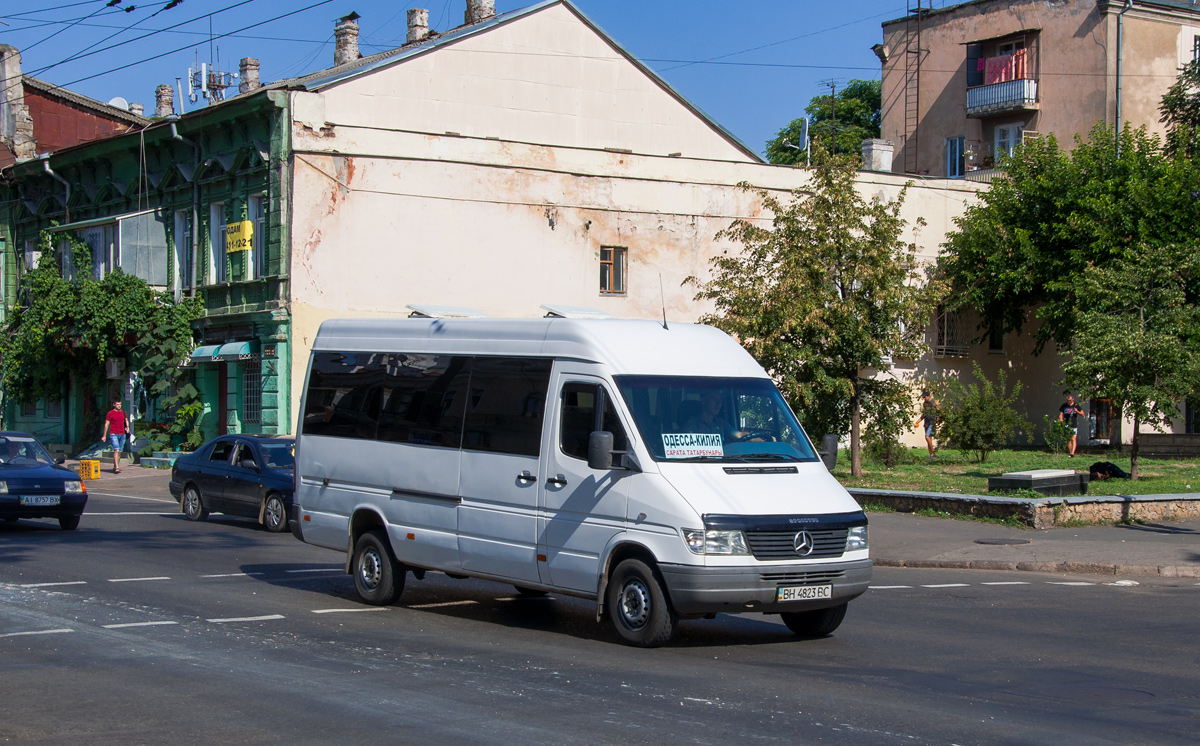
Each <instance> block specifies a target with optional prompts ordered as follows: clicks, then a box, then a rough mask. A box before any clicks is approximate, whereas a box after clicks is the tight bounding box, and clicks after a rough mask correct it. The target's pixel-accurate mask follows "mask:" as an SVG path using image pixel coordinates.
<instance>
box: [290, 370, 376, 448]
mask: <svg viewBox="0 0 1200 746" xmlns="http://www.w3.org/2000/svg"><path fill="white" fill-rule="evenodd" d="M390 357H391V356H390V355H384V354H382V353H363V352H348V353H342V352H318V353H316V354H315V355H314V356H313V362H312V372H311V373H310V374H309V382H308V393H307V396H306V397H305V403H304V425H303V430H302V432H303V433H304V434H305V435H332V436H336V437H340V438H362V439H367V440H371V439H374V438H375V432H376V430H377V429H378V425H379V408H380V405H381V403H382V399H383V387H382V383H383V379H384V377H385V376H386V369H385V368H386V363H387V362H388V361H387V360H386V358H390Z"/></svg>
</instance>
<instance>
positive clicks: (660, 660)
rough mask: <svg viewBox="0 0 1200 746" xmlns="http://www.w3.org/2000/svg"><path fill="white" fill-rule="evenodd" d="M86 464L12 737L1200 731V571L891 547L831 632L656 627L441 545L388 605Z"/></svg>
mask: <svg viewBox="0 0 1200 746" xmlns="http://www.w3.org/2000/svg"><path fill="white" fill-rule="evenodd" d="M160 482H161V480H158V482H155V484H158V483H160ZM89 489H90V490H91V501H90V502H89V507H88V512H87V513H86V514H85V515H84V518H83V521H82V523H81V525H80V528H79V530H77V531H75V532H62V531H60V530H59V529H58V527H57V523H55V522H52V521H29V522H20V523H17V524H0V743H30V744H43V743H44V744H51V743H53V744H62V743H88V744H110V743H111V744H122V745H124V744H131V743H139V744H159V743H184V742H187V743H239V744H240V743H255V744H258V743H263V744H270V743H289V744H309V743H313V744H318V743H333V742H339V743H341V742H350V741H352V740H353V741H360V740H361V741H367V740H370V741H372V742H386V743H423V744H424V743H445V744H460V743H461V744H494V743H522V744H525V743H529V744H624V743H631V744H639V743H653V744H663V743H667V742H670V743H700V744H728V743H741V742H762V743H786V744H808V743H830V744H960V745H961V746H967V745H968V744H1055V745H1056V746H1061V745H1063V744H1133V743H1152V744H1176V743H1178V744H1184V743H1195V742H1196V739H1197V733H1200V640H1198V639H1197V622H1196V620H1197V619H1198V618H1200V584H1198V581H1196V580H1194V579H1179V580H1169V579H1158V578H1156V579H1151V580H1148V581H1140V582H1139V583H1138V584H1136V585H1125V584H1105V582H1104V579H1101V578H1097V577H1096V576H1077V577H1071V576H1059V575H1038V574H1034V573H997V572H993V573H988V572H974V571H953V570H912V569H891V568H879V569H877V570H876V572H875V578H874V582H873V586H874V587H873V589H872V590H871V591H869V592H868V593H867V594H866V595H865V596H863V597H862V598H861V599H859V600H857V601H855V602H853V603H852V604H851V606H850V613H849V615H848V616H847V619H846V622H845V623H844V624H843V625H842V627H841V628H840V629H839V630H838V631H837V633H836V634H835V635H834V636H832V637H828V638H824V639H819V640H798V639H797V638H795V637H793V636H792V635H791V633H789V632H788V630H787V629H786V628H785V627H784V626H783V625H782V624H781V623H779V622H778V621H777V618H776V617H763V616H725V615H721V616H718V617H717V618H716V619H714V620H697V621H688V622H683V623H681V626H680V630H679V633H678V635H677V637H676V639H675V640H674V641H673V643H672V645H670V646H668V647H665V648H659V649H655V650H640V649H634V648H629V647H626V646H624V645H622V644H621V643H620V642H619V641H618V638H617V635H616V633H615V632H613V631H612V630H611V628H610V627H609V626H608V625H607V624H601V623H597V622H596V621H595V610H594V605H593V604H590V603H588V602H584V601H581V600H578V599H572V598H565V597H563V598H557V597H549V598H540V599H539V598H535V599H526V598H521V597H518V596H517V594H516V593H515V591H514V590H513V589H512V588H510V587H508V586H503V585H498V584H493V583H486V582H480V581H457V580H452V579H450V578H447V577H445V576H443V575H440V574H435V573H431V574H429V575H428V576H427V577H426V579H425V580H423V581H415V580H413V579H412V578H411V576H410V579H409V586H408V588H407V589H406V591H405V593H404V596H403V597H402V598H401V601H400V603H399V604H397V605H396V606H392V607H388V608H385V609H376V608H374V607H368V606H364V605H362V604H361V603H359V602H358V601H357V596H356V594H355V592H354V588H353V584H352V582H351V580H350V578H349V576H347V575H345V574H344V572H343V563H344V556H343V555H341V554H338V553H336V552H330V551H328V550H323V549H318V548H315V547H311V546H308V545H305V544H301V543H300V542H298V541H296V540H295V539H293V538H292V537H291V535H290V534H279V535H275V534H269V533H267V532H265V531H263V530H261V529H259V528H258V527H257V526H255V524H254V523H253V522H252V521H246V520H241V519H232V518H230V519H227V518H224V517H222V516H213V517H211V518H210V519H209V521H208V522H206V523H198V524H197V523H189V522H188V521H186V520H185V519H184V518H183V517H182V516H180V515H179V514H178V513H177V512H176V511H177V507H176V504H175V502H174V501H173V500H170V498H169V496H167V495H165V494H163V493H161V492H157V491H156V490H155V489H139V488H137V486H136V485H135V484H132V482H130V481H128V480H127V483H126V484H125V485H123V487H122V488H121V489H119V490H117V491H116V492H106V491H105V485H104V482H103V481H101V482H100V483H98V484H95V485H94V486H90V487H89ZM110 489H111V488H110ZM1109 581H1110V583H1111V582H1112V580H1111V579H1109ZM1124 582H1125V583H1128V582H1130V581H1124Z"/></svg>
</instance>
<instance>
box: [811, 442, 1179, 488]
mask: <svg viewBox="0 0 1200 746" xmlns="http://www.w3.org/2000/svg"><path fill="white" fill-rule="evenodd" d="M910 453H911V454H912V458H913V463H908V464H901V465H898V466H895V467H892V468H891V469H885V468H883V466H882V465H881V464H876V463H873V462H871V461H870V460H869V459H867V458H866V456H865V455H864V457H863V475H862V476H861V477H859V478H857V479H853V478H851V476H850V449H848V448H846V449H841V450H839V451H838V463H837V468H836V469H834V470H833V475H834V476H835V477H836V478H837V480H838V481H839V482H841V483H842V484H843V485H845V486H846V487H868V488H870V487H874V488H878V489H889V490H919V491H923V492H958V493H963V494H976V495H983V494H987V491H988V490H987V479H988V477H994V476H998V475H1000V474H1003V473H1005V472H1009V471H1026V470H1028V469H1074V470H1075V471H1082V472H1086V471H1087V469H1088V466H1090V465H1091V464H1092V463H1094V462H1096V461H1111V462H1113V463H1114V464H1116V465H1117V466H1119V467H1121V468H1122V469H1124V470H1125V471H1129V456H1128V455H1127V454H1126V455H1121V454H1118V453H1116V452H1107V453H1077V454H1076V455H1075V458H1068V457H1067V454H1065V453H1061V454H1059V455H1057V456H1055V455H1054V454H1052V453H1050V452H1048V451H1037V450H1005V451H994V452H992V453H990V454H988V460H987V462H986V463H982V464H981V463H979V462H978V461H977V460H976V459H975V455H974V454H971V453H965V452H963V451H956V450H953V449H950V448H945V449H941V450H939V451H938V452H937V457H936V458H934V459H933V461H931V462H927V461H926V456H927V452H926V451H925V449H924V448H922V449H920V450H915V449H914V450H912V451H911V452H910ZM1139 466H1140V471H1141V474H1140V475H1139V476H1140V477H1141V478H1140V479H1138V481H1136V482H1133V481H1130V480H1128V479H1111V480H1105V481H1103V482H1092V483H1091V485H1090V486H1089V489H1088V494H1089V495H1153V494H1163V493H1176V492H1200V459H1148V458H1145V457H1142V458H1141V459H1140V463H1139Z"/></svg>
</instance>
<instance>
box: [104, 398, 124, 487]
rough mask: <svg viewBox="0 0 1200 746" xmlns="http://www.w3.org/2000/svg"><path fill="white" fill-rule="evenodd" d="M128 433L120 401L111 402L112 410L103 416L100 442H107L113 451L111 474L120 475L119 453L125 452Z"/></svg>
mask: <svg viewBox="0 0 1200 746" xmlns="http://www.w3.org/2000/svg"><path fill="white" fill-rule="evenodd" d="M128 432H129V416H128V415H127V414H125V412H124V411H122V410H121V400H120V399H117V400H115V401H114V402H113V408H112V409H110V410H108V414H106V415H104V435H102V436H100V439H101V440H108V441H109V442H110V443H111V444H112V449H113V474H120V473H121V451H123V450H125V437H126V434H127V433H128Z"/></svg>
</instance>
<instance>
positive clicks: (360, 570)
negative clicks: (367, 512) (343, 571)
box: [350, 530, 405, 606]
mask: <svg viewBox="0 0 1200 746" xmlns="http://www.w3.org/2000/svg"><path fill="white" fill-rule="evenodd" d="M350 568H351V574H352V575H353V576H354V588H355V590H357V591H358V595H359V596H360V597H361V598H362V600H363V601H365V602H367V603H369V604H371V605H372V606H389V605H391V604H394V603H396V599H398V598H400V594H401V593H402V592H403V591H404V576H405V570H404V566H403V565H401V564H400V563H398V562H397V561H396V558H395V557H393V556H392V547H391V545H390V544H389V543H388V538H387V534H386V533H384V532H383V531H379V530H375V531H368V532H366V533H364V534H363V535H362V536H360V537H358V541H356V542H354V556H353V558H352V561H351V563H350Z"/></svg>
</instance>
